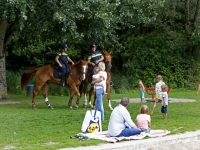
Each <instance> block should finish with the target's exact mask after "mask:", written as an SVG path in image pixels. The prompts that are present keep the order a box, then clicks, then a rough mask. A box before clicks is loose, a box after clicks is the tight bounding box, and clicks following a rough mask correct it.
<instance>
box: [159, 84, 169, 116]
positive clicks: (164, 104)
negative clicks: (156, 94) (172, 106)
mask: <svg viewBox="0 0 200 150" xmlns="http://www.w3.org/2000/svg"><path fill="white" fill-rule="evenodd" d="M161 91H162V92H160V96H161V98H162V108H161V112H162V114H163V119H167V107H168V94H167V91H168V86H167V85H166V84H164V85H162V86H161Z"/></svg>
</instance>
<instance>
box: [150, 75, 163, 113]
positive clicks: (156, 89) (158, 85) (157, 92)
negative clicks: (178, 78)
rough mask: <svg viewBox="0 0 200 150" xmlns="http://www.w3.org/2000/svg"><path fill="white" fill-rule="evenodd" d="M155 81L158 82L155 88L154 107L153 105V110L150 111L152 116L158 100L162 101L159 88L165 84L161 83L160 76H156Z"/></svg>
mask: <svg viewBox="0 0 200 150" xmlns="http://www.w3.org/2000/svg"><path fill="white" fill-rule="evenodd" d="M157 81H158V82H157V83H156V86H155V92H156V100H155V102H154V105H153V109H152V112H151V114H153V112H154V110H155V108H156V106H157V104H158V102H159V101H160V100H162V99H161V97H160V92H161V86H162V85H163V84H165V82H163V78H162V76H161V75H158V76H157Z"/></svg>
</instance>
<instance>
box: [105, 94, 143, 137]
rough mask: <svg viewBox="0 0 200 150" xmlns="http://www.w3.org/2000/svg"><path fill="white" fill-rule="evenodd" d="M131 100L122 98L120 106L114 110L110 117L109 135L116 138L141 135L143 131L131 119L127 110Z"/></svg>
mask: <svg viewBox="0 0 200 150" xmlns="http://www.w3.org/2000/svg"><path fill="white" fill-rule="evenodd" d="M128 104H129V99H128V98H127V97H125V98H122V99H121V102H120V104H119V105H118V106H117V107H115V108H114V110H113V111H112V113H111V115H110V120H109V124H108V135H109V136H114V137H121V136H125V137H128V136H132V135H136V134H140V133H141V129H139V128H137V126H136V125H135V123H134V122H133V121H132V119H131V115H130V113H129V112H128V110H127V107H128Z"/></svg>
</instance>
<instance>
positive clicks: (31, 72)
mask: <svg viewBox="0 0 200 150" xmlns="http://www.w3.org/2000/svg"><path fill="white" fill-rule="evenodd" d="M37 70H38V68H34V69H32V70H28V71H26V72H24V73H23V74H22V77H21V89H22V90H24V89H25V87H26V85H27V84H28V83H29V82H30V81H31V80H32V79H33V76H34V75H35V73H36V72H37Z"/></svg>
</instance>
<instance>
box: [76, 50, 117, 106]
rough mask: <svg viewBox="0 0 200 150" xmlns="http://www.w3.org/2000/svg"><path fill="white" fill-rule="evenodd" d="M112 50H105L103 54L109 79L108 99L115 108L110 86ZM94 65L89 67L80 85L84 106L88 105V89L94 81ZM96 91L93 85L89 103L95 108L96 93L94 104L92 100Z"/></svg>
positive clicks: (107, 83) (109, 103)
mask: <svg viewBox="0 0 200 150" xmlns="http://www.w3.org/2000/svg"><path fill="white" fill-rule="evenodd" d="M111 54H112V52H108V51H103V56H104V63H105V67H106V69H105V71H106V72H107V81H106V93H107V100H108V106H109V108H110V110H113V108H112V106H111V102H110V87H111V75H110V71H111V67H112V64H111V62H112V57H111ZM91 73H92V66H89V67H88V71H87V74H86V79H85V80H84V81H83V82H82V83H81V86H80V87H79V91H80V93H81V95H82V93H83V94H84V106H85V107H86V106H87V95H86V93H87V89H88V84H89V83H91V82H92V78H91V77H92V76H91ZM93 93H94V87H91V88H90V90H89V102H88V103H89V105H90V106H91V107H92V108H94V106H95V100H96V95H94V101H93V104H92V102H91V97H92V95H93Z"/></svg>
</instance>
